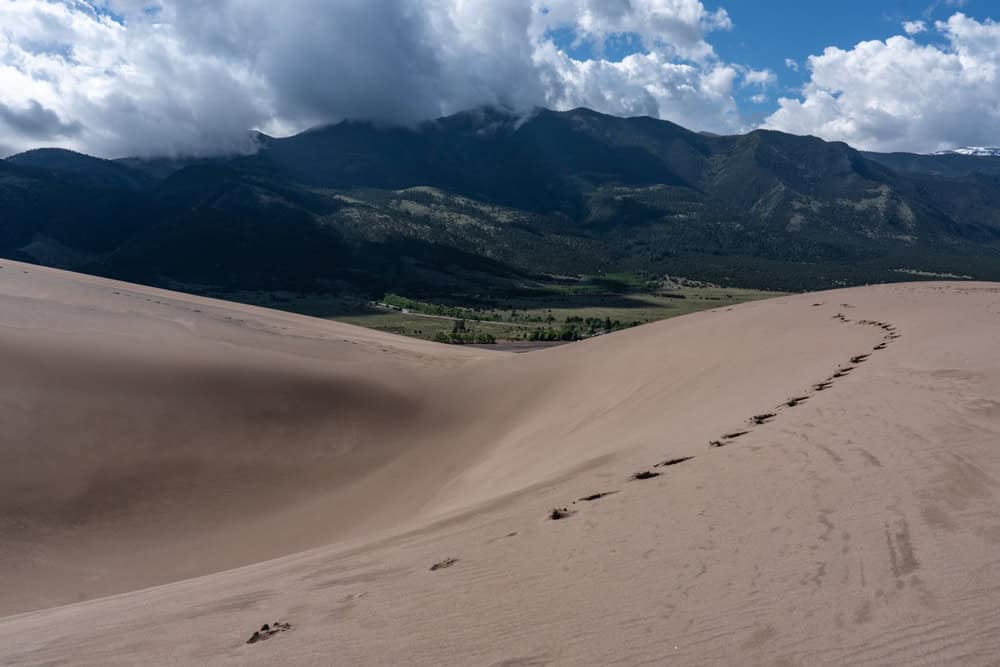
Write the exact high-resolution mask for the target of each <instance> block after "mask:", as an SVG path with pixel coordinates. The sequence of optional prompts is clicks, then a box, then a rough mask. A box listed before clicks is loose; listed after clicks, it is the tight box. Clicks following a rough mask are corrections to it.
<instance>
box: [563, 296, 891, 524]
mask: <svg viewBox="0 0 1000 667" xmlns="http://www.w3.org/2000/svg"><path fill="white" fill-rule="evenodd" d="M812 305H813V306H822V305H823V304H822V303H814V304H812ZM840 305H841V307H842V308H853V307H854V306H853V305H851V304H847V303H842V304H840ZM833 319H836V320H839V321H841V322H843V323H845V324H849V323H852V322H854V323H855V324H859V325H866V326H876V327H879V328H880V329H882V330H884V331H886V332H887V334H886V335H885V336H884V337H883V340H882V342H881V343H879V344H878V345H876V346H875V347H874V348H872V349H873V350H874V351H880V350H884V349H886V348H887V347H888V345H889V343H890V342H891V341H893V340H895V339H897V338H899V337H900V336H901V334H899V333H898V332H897V331H896V327H895V326H893V325H892V324H889V323H888V322H881V321H878V320H858V321H857V322H855V321H854V320H851V319H850V318H849V317H847V315H845V314H844V313H837V314H836V315H834V316H833ZM870 356H871V353H866V354H857V355H854V356H853V357H851V359H850V365H841V366H839V367H838V368H837V370H836V371H835V372H834V373H833V375H832V376H830V377H829V378H827V379H826V380H823V381H822V382H818V383H816V384H814V385H812V389H813V391H814V392H817V393H818V392H821V391H826V390H827V389H829V388H831V387H832V386H833V383H834V380H838V379H840V378H844V377H847V376H848V374H850V373H851V371H853V370H855V368H856V366H857V365H858V364H861V363H863V362H865V361H866V360H868V358H869V357H870ZM810 398H812V395H811V394H803V395H801V396H794V397H792V398H790V399H788V400H787V401H785V402H784V403H782V404H781V405H780V406H779V407H778V408H777V409H776V410H775V411H774V412H765V413H761V414H756V415H754V416H752V417H751V418H750V420H749V421H750V423H751V426H763V425H764V424H768V423H770V422H771V421H772V420H774V419H775V418H777V417H778V416H779V414H780V411H781V408H782V407H785V408H794V407H796V406H798V405H801V404H802V403H805V402H806V401H808V400H809V399H810ZM749 432H750V431H749V430H744V431H732V432H729V433H726V434H724V435H722V436H721V437H720V438H719V439H718V440H710V441H709V443H708V446H709V447H710V448H713V449H717V448H720V447H725V446H726V445H729V444H732V443H733V441H735V440H736V439H737V438H740V437H742V436H744V435H746V434H748V433H749ZM692 458H694V457H691V456H685V457H680V458H673V459H668V460H666V461H661V462H660V463H657V464H655V465H654V466H653V467H654V468H665V467H668V466H674V465H677V464H679V463H684V462H685V461H689V460H691V459H692ZM660 474H661V473H659V472H654V471H652V470H643V471H640V472H637V473H634V474H633V475H632V476H631V477H630V478H629V479H630V480H632V481H635V480H646V479H652V478H654V477H659V476H660ZM612 493H618V492H617V491H607V492H602V493H594V494H591V495H589V496H584V497H583V498H580V499H579V501H580V502H592V501H594V500H598V499H600V498H603V497H605V496H608V495H610V494H612ZM576 502H577V501H573V504H576ZM575 513H576V511H575V510H570V509H567V508H565V507H564V508H558V507H556V508H553V509H552V511H551V512H550V513H549V519H551V520H553V521H557V520H560V519H565V518H567V517H570V516H572V515H573V514H575Z"/></svg>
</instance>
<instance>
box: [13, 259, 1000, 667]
mask: <svg viewBox="0 0 1000 667" xmlns="http://www.w3.org/2000/svg"><path fill="white" fill-rule="evenodd" d="M0 267H2V268H0V367H3V368H4V369H5V370H4V375H3V377H2V378H0V421H2V422H3V423H4V424H5V428H4V432H3V435H0V508H2V510H0V512H2V514H0V536H2V539H0V590H3V591H4V595H3V596H2V599H0V612H2V613H6V614H8V616H7V617H5V618H2V619H0V664H10V665H15V664H16V665H23V664H60V663H67V664H86V665H114V664H123V665H131V664H137V663H142V664H220V665H255V664H259V665H273V664H290V665H291V664H294V665H310V664H315V665H327V664H364V665H369V664H374V665H378V664H385V665H394V664H414V665H450V664H454V665H496V666H499V665H506V666H513V665H591V664H592V665H615V664H618V665H642V664H649V665H660V664H684V665H699V664H704V665H714V664H768V665H771V664H783V665H800V664H801V665H816V664H830V665H841V664H872V665H874V664H899V665H911V664H971V665H975V664H982V665H987V664H995V660H996V656H997V655H1000V611H998V609H997V606H996V599H997V596H998V595H1000V556H998V555H997V554H998V551H997V548H998V545H1000V503H998V499H1000V399H998V396H1000V352H998V351H997V347H996V332H997V331H998V326H1000V285H997V284H989V283H916V284H897V285H884V286H877V287H866V288H855V289H847V290H839V291H834V292H824V293H818V294H806V295H796V296H782V297H778V298H774V299H769V300H765V301H756V302H752V303H745V304H742V305H736V306H731V307H729V306H726V307H722V308H717V309H714V310H708V311H704V312H700V313H695V314H692V315H687V316H684V317H679V318H675V319H671V320H667V321H663V322H658V323H654V324H650V325H646V326H641V327H636V328H633V329H628V330H625V331H620V332H617V333H614V334H610V335H605V336H599V337H596V338H593V339H590V340H587V341H582V342H578V343H574V344H572V345H566V346H560V347H555V348H553V349H546V350H540V351H534V352H531V353H528V354H513V353H510V352H503V351H492V350H484V349H475V348H469V347H459V346H445V345H438V344H433V343H429V342H424V341H419V340H413V339H405V338H399V337H395V336H392V335H388V334H383V333H379V332H373V331H369V330H364V329H360V328H357V327H352V326H349V325H345V324H340V323H334V322H327V321H322V320H316V319H311V318H307V317H303V316H298V315H292V314H288V313H280V312H275V311H269V310H265V309H260V308H253V307H250V306H241V305H236V304H230V303H226V302H222V301H216V300H212V299H205V298H199V297H191V296H185V295H181V294H177V293H171V292H166V291H162V290H154V289H149V288H140V287H136V286H134V285H127V284H124V283H116V282H113V281H106V280H101V279H97V278H90V277H85V276H79V275H75V274H70V273H65V272H60V271H55V270H51V269H43V268H39V267H34V266H26V265H20V264H17V263H14V262H8V261H0ZM101 596H108V597H101ZM81 600H82V601H81ZM70 603H72V604H70ZM54 605H63V606H54ZM32 609H35V610H37V611H31V610H32ZM276 622H278V624H276ZM265 623H266V624H268V626H269V627H268V630H266V631H262V626H263V624H265ZM284 623H288V624H289V626H287V627H286V626H284V625H283V624H284ZM272 631H273V634H272ZM255 632H256V633H257V640H256V641H254V642H252V643H247V640H249V639H251V637H252V636H253V635H254V633H255ZM262 637H263V638H266V641H262V640H261V638H262Z"/></svg>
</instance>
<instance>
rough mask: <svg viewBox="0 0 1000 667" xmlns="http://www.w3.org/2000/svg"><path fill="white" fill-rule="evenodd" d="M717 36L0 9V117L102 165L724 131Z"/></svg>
mask: <svg viewBox="0 0 1000 667" xmlns="http://www.w3.org/2000/svg"><path fill="white" fill-rule="evenodd" d="M731 27H732V22H731V20H730V18H729V15H728V14H727V13H726V12H725V10H723V9H717V10H712V11H710V10H708V9H706V8H705V6H704V5H703V4H702V3H701V2H700V1H699V0H505V1H503V2H498V1H495V0H337V2H333V3H331V2H328V1H327V0H296V1H295V2H288V3H275V2H273V0H159V1H157V0H90V1H89V2H84V1H83V0H0V103H2V104H3V105H4V106H3V107H2V108H3V109H5V110H6V112H4V113H0V122H4V123H5V126H6V129H7V131H8V133H7V134H6V135H5V137H4V140H5V141H6V142H8V143H9V144H12V145H14V146H15V147H16V148H17V149H23V148H27V147H30V146H36V145H38V144H39V143H48V144H56V145H62V146H66V147H69V148H74V149H77V150H84V151H87V152H92V153H96V154H100V155H105V156H117V155H124V154H211V153H219V152H231V151H241V150H245V149H246V148H247V145H248V144H247V135H246V131H247V130H248V129H251V128H257V129H261V130H263V131H265V132H270V133H276V134H283V133H288V132H292V131H297V130H301V129H304V128H306V127H309V126H312V125H316V124H321V123H329V122H335V121H337V120H340V119H343V118H368V119H372V120H375V121H379V122H384V123H414V122H417V121H420V120H424V119H427V118H433V117H436V116H440V115H445V114H449V113H453V112H456V111H460V110H463V109H467V108H470V107H474V106H480V105H485V104H496V105H504V106H508V107H512V108H530V107H532V106H551V107H556V108H569V107H573V106H581V105H585V106H590V107H593V108H595V109H597V110H600V111H605V112H609V113H618V114H627V115H632V114H647V115H651V116H657V117H661V118H666V119H670V120H674V121H676V122H679V123H682V124H687V125H691V126H693V127H695V128H696V129H706V130H713V131H717V132H723V131H735V130H738V129H742V128H743V124H742V120H741V118H740V116H739V112H738V109H737V108H736V104H735V102H734V100H733V88H734V84H735V82H736V81H737V80H738V79H739V75H740V72H743V71H747V70H745V68H742V67H741V66H738V65H733V64H728V63H725V62H722V61H721V60H720V59H719V57H718V56H717V54H716V53H715V51H714V50H713V48H712V46H711V45H710V44H709V43H708V41H707V37H708V35H709V34H710V33H711V32H713V31H717V30H729V29H730V28H731ZM560 30H564V31H565V30H568V31H570V32H571V33H572V34H573V35H574V36H575V37H576V39H577V40H581V41H586V42H588V43H589V44H591V45H593V46H595V47H596V48H595V49H594V53H597V54H600V53H603V46H604V45H605V43H607V42H608V41H609V40H612V39H620V38H621V37H623V36H630V37H631V38H633V39H634V40H636V41H637V43H638V44H640V45H641V50H640V51H639V52H638V53H635V54H632V55H629V56H627V57H625V58H624V59H621V60H620V61H618V62H612V61H610V60H606V59H604V58H602V57H600V56H599V55H598V56H597V57H595V58H593V59H589V60H577V59H574V58H572V57H570V56H569V55H568V54H567V53H566V52H564V51H562V50H560V49H559V48H558V47H557V45H556V43H555V41H554V38H553V34H554V33H555V32H556V31H560ZM749 72H750V74H749V75H747V74H744V81H747V82H748V81H751V80H752V81H753V82H754V84H755V85H761V81H762V79H761V77H764V78H767V77H766V76H765V75H763V74H760V73H756V72H754V71H753V70H749ZM747 76H749V78H746V77H747ZM25 114H27V115H25ZM7 116H10V118H7ZM15 116H16V118H15Z"/></svg>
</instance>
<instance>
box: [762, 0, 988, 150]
mask: <svg viewBox="0 0 1000 667" xmlns="http://www.w3.org/2000/svg"><path fill="white" fill-rule="evenodd" d="M934 31H935V32H936V33H938V34H939V35H940V36H941V37H943V42H942V43H941V44H919V43H917V42H916V41H914V40H913V39H912V38H910V37H907V36H903V35H898V36H894V37H890V38H889V39H887V40H885V41H869V42H862V43H860V44H858V45H856V46H855V47H854V48H852V49H850V50H844V49H839V48H834V47H830V48H827V49H826V50H825V51H824V52H823V53H822V54H820V55H815V56H811V57H810V58H809V61H808V67H809V71H810V75H811V76H810V80H809V82H808V83H807V84H806V85H805V87H804V88H803V90H802V94H801V96H800V97H798V98H781V99H780V100H779V105H780V108H779V109H778V110H777V111H776V112H775V113H774V114H773V115H771V116H770V117H769V118H768V119H767V120H766V122H765V125H766V126H767V127H770V128H773V129H779V130H783V131H786V132H793V133H796V134H814V135H818V136H821V137H823V138H825V139H830V140H842V141H846V142H848V143H850V144H852V145H854V146H858V147H861V148H867V149H871V150H906V151H934V150H940V149H946V148H951V147H954V146H956V145H995V144H996V143H997V142H998V138H1000V23H997V22H995V21H992V20H988V19H987V20H984V21H977V20H975V19H973V18H970V17H968V16H966V15H964V14H962V13H956V14H954V15H953V16H952V17H951V18H949V19H948V20H947V21H938V22H936V23H935V24H934Z"/></svg>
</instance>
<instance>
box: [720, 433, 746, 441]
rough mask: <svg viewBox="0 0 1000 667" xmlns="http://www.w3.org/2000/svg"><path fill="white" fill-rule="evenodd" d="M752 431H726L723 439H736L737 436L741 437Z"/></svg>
mask: <svg viewBox="0 0 1000 667" xmlns="http://www.w3.org/2000/svg"><path fill="white" fill-rule="evenodd" d="M749 432H750V431H733V432H732V433H726V434H725V435H724V436H722V439H723V440H735V439H736V438H741V437H743V436H744V435H746V434H747V433H749Z"/></svg>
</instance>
